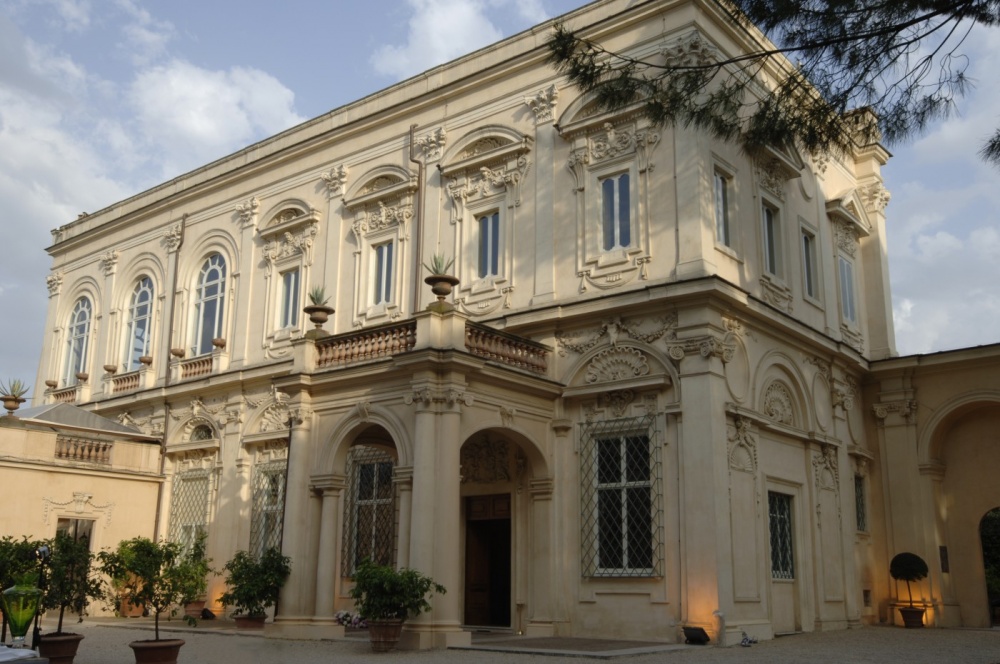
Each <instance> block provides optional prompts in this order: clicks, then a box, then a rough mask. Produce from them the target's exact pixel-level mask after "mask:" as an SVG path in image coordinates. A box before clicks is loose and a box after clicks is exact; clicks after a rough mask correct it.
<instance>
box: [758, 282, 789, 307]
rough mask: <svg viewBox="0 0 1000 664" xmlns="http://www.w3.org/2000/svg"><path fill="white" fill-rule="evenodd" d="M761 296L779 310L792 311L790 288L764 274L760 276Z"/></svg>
mask: <svg viewBox="0 0 1000 664" xmlns="http://www.w3.org/2000/svg"><path fill="white" fill-rule="evenodd" d="M760 294H761V298H763V300H764V301H765V302H767V303H768V304H770V305H772V306H774V307H777V308H778V309H780V310H781V311H785V312H787V313H792V301H793V297H792V289H791V288H789V287H788V286H786V285H785V284H781V283H778V282H776V281H774V280H773V279H772V278H771V277H769V276H767V275H765V276H763V277H761V278H760Z"/></svg>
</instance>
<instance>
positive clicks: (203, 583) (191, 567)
mask: <svg viewBox="0 0 1000 664" xmlns="http://www.w3.org/2000/svg"><path fill="white" fill-rule="evenodd" d="M207 539H208V534H207V533H205V532H204V531H200V532H199V533H198V536H197V537H196V538H195V540H194V543H193V544H192V545H191V548H190V549H189V550H188V552H187V553H186V554H184V557H183V558H182V559H181V562H180V564H179V567H180V570H179V574H180V576H181V604H183V605H184V615H185V616H186V617H187V618H192V619H197V618H199V617H201V612H202V610H203V609H204V608H205V593H207V592H208V575H209V574H213V573H214V572H215V570H214V569H212V559H211V558H209V557H208V556H206V555H205V549H206V541H207Z"/></svg>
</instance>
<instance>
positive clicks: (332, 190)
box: [319, 164, 348, 198]
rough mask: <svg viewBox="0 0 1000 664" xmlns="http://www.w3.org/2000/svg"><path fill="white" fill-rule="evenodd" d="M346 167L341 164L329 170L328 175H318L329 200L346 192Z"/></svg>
mask: <svg viewBox="0 0 1000 664" xmlns="http://www.w3.org/2000/svg"><path fill="white" fill-rule="evenodd" d="M347 175H348V170H347V166H344V165H343V164H341V165H340V166H334V167H333V168H331V169H330V172H329V173H320V174H319V178H320V180H322V181H323V184H324V185H326V195H327V196H328V197H329V198H334V197H335V196H343V195H344V192H345V191H347Z"/></svg>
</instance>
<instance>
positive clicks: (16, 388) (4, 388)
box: [0, 378, 28, 416]
mask: <svg viewBox="0 0 1000 664" xmlns="http://www.w3.org/2000/svg"><path fill="white" fill-rule="evenodd" d="M27 393H28V386H27V385H26V384H25V383H24V382H22V381H21V380H20V379H19V378H13V379H11V380H8V381H7V382H6V383H5V382H3V381H0V400H2V401H3V407H4V408H6V409H7V415H9V416H13V415H14V411H15V410H17V409H18V408H20V407H21V404H22V403H24V402H25V401H26V399H25V398H24V395H25V394H27Z"/></svg>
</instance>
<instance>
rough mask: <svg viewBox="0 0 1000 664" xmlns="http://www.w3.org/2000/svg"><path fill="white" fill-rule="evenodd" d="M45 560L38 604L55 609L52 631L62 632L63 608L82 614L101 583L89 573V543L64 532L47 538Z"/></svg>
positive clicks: (94, 597) (99, 589)
mask: <svg viewBox="0 0 1000 664" xmlns="http://www.w3.org/2000/svg"><path fill="white" fill-rule="evenodd" d="M50 548H51V552H52V553H51V556H50V557H49V561H48V580H47V583H46V586H45V593H44V595H43V596H42V606H43V607H44V608H46V609H59V623H58V626H57V627H56V632H55V633H56V634H62V633H63V616H64V615H65V613H66V609H71V610H72V611H74V612H75V613H76V614H77V615H82V614H83V612H84V610H85V609H86V608H87V605H88V604H90V600H92V599H97V598H99V597H101V584H100V582H99V581H98V580H97V579H96V578H94V576H93V575H92V574H91V566H92V564H93V560H94V556H93V554H92V553H91V552H90V542H89V541H87V540H86V539H82V540H75V539H73V538H72V537H71V536H69V535H67V534H66V533H64V532H57V533H56V537H55V539H54V540H52V541H51V545H50Z"/></svg>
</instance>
